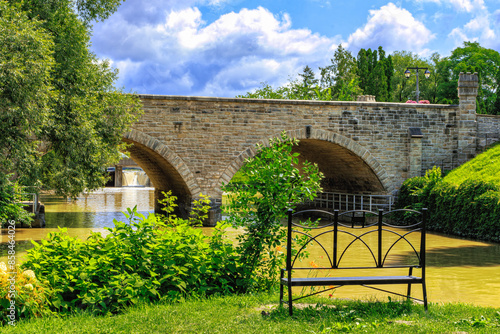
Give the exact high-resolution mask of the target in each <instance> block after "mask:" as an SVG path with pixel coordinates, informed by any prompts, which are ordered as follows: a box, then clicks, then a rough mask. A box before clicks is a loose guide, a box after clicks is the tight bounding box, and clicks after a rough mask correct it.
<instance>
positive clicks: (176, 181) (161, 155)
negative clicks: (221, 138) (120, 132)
mask: <svg viewBox="0 0 500 334" xmlns="http://www.w3.org/2000/svg"><path fill="white" fill-rule="evenodd" d="M122 140H123V141H124V142H125V143H127V144H130V146H129V147H128V148H127V151H128V153H130V157H131V158H132V159H133V160H134V161H135V162H136V163H137V164H138V165H139V166H140V167H141V168H142V169H143V170H144V171H145V172H146V174H147V175H148V177H149V179H150V180H151V182H152V183H153V185H154V187H155V202H156V204H157V200H158V199H159V198H161V192H162V191H168V190H171V191H172V194H173V195H174V196H177V197H178V204H179V213H180V214H185V213H187V212H188V211H189V208H190V206H191V200H192V198H193V197H194V196H195V195H196V194H199V193H200V192H201V190H200V187H199V186H198V184H197V183H196V180H195V178H194V176H193V174H192V173H191V171H190V170H189V167H188V166H187V165H186V163H185V162H184V161H183V160H182V159H181V158H180V157H179V156H178V155H177V154H176V153H175V152H173V151H172V150H171V149H170V148H169V147H168V146H167V145H165V144H163V143H161V142H160V141H159V140H158V139H156V138H153V137H151V136H149V135H147V134H145V133H143V132H140V131H137V130H134V129H132V130H131V131H130V132H128V133H126V134H125V135H124V136H123V139H122ZM155 210H156V211H157V210H158V206H157V205H156V206H155Z"/></svg>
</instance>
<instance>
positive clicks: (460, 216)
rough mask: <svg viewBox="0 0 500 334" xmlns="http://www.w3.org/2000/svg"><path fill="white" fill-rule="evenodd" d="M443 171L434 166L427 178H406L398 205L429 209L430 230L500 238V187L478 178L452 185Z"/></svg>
mask: <svg viewBox="0 0 500 334" xmlns="http://www.w3.org/2000/svg"><path fill="white" fill-rule="evenodd" d="M439 174H440V171H439V168H433V169H432V170H430V171H428V172H427V173H426V176H425V177H416V178H411V179H408V180H406V181H405V182H404V183H403V185H402V187H401V190H400V194H399V197H398V203H397V206H398V207H399V208H402V207H405V208H412V209H415V210H420V209H422V208H424V207H426V208H428V209H429V221H428V225H427V226H428V228H429V230H433V231H438V232H444V233H448V234H453V235H457V236H461V237H467V238H474V239H482V240H490V241H500V187H499V186H498V185H497V184H496V183H492V182H486V181H482V180H474V179H467V180H465V181H464V182H462V183H459V184H454V183H453V184H452V183H449V182H446V179H443V178H441V176H440V175H439Z"/></svg>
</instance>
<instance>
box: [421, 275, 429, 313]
mask: <svg viewBox="0 0 500 334" xmlns="http://www.w3.org/2000/svg"><path fill="white" fill-rule="evenodd" d="M422 294H423V297H424V309H425V311H426V312H427V310H428V308H427V289H426V288H425V281H423V282H422Z"/></svg>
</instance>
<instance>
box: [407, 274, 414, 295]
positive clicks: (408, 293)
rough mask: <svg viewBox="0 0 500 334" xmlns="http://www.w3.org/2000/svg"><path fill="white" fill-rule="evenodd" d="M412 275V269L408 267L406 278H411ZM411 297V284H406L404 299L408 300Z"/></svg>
mask: <svg viewBox="0 0 500 334" xmlns="http://www.w3.org/2000/svg"><path fill="white" fill-rule="evenodd" d="M412 274H413V267H410V272H409V273H408V276H411V275H412ZM410 297H411V283H408V289H407V290H406V299H410Z"/></svg>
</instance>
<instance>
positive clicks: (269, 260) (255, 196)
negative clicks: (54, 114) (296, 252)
mask: <svg viewBox="0 0 500 334" xmlns="http://www.w3.org/2000/svg"><path fill="white" fill-rule="evenodd" d="M296 145H298V141H297V140H296V139H294V138H289V137H288V136H287V135H286V134H285V133H284V132H283V133H282V134H281V138H275V139H270V146H269V147H261V146H259V147H258V149H259V151H260V152H259V154H257V155H256V156H255V157H254V158H250V159H248V160H247V161H246V164H245V165H244V166H243V167H242V168H241V169H240V173H241V174H242V175H243V179H244V180H246V181H245V183H244V184H240V185H233V184H231V183H230V184H228V185H226V186H224V187H223V190H224V191H226V192H228V193H229V194H233V195H230V196H229V197H228V201H229V204H228V207H227V209H228V211H229V221H230V222H231V223H232V224H233V226H236V227H243V228H244V233H242V234H241V235H240V236H239V237H238V239H239V246H238V253H239V254H241V260H240V262H241V265H242V266H243V268H244V273H245V274H246V275H247V277H246V280H247V282H248V283H247V284H250V285H252V284H256V285H257V286H260V287H264V288H270V287H271V286H272V285H273V284H274V283H276V275H277V274H278V269H279V266H281V265H282V261H283V260H284V257H283V256H282V255H283V252H282V251H280V248H281V247H284V246H283V245H285V243H286V241H285V240H286V239H285V237H286V230H285V229H283V228H282V226H281V219H283V218H284V217H285V215H286V210H287V209H289V208H294V207H295V206H296V204H299V203H302V202H304V201H305V200H312V199H313V198H314V197H315V196H316V193H317V192H319V191H321V186H320V182H321V179H322V178H323V174H322V173H321V172H319V170H318V167H317V166H316V165H315V164H311V163H308V162H307V161H306V162H304V163H303V164H302V168H299V167H298V163H299V160H298V155H299V154H298V153H292V148H293V146H296ZM235 188H236V189H235Z"/></svg>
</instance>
